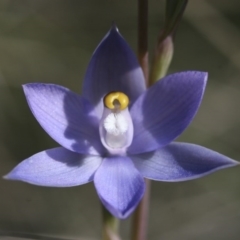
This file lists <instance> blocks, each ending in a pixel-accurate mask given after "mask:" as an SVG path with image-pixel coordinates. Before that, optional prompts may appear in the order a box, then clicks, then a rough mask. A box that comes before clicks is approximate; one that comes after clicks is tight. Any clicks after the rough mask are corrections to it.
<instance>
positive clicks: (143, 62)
mask: <svg viewBox="0 0 240 240" xmlns="http://www.w3.org/2000/svg"><path fill="white" fill-rule="evenodd" d="M138 61H139V64H140V66H141V67H142V70H143V74H144V77H145V80H146V85H148V0H138Z"/></svg>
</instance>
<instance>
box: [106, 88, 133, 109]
mask: <svg viewBox="0 0 240 240" xmlns="http://www.w3.org/2000/svg"><path fill="white" fill-rule="evenodd" d="M128 104H129V99H128V96H127V95H126V94H124V93H122V92H110V93H109V94H107V95H106V96H105V97H104V105H105V106H106V107H107V108H109V109H112V110H115V111H118V110H124V109H125V108H127V107H128Z"/></svg>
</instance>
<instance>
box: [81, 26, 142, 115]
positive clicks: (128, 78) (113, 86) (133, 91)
mask: <svg viewBox="0 0 240 240" xmlns="http://www.w3.org/2000/svg"><path fill="white" fill-rule="evenodd" d="M145 89H146V87H145V81H144V76H143V73H142V70H141V68H140V66H139V64H138V61H137V58H136V57H135V55H134V53H133V51H132V50H131V49H130V47H129V46H128V44H127V43H126V41H125V40H124V39H123V37H122V36H121V35H120V33H119V32H118V29H117V28H116V27H113V28H112V29H111V30H110V31H109V32H108V33H107V35H106V36H105V37H104V39H103V40H102V41H101V43H100V44H99V46H98V47H97V49H96V50H95V52H94V54H93V56H92V58H91V61H90V63H89V66H88V69H87V72H86V75H85V78H84V84H83V96H84V97H85V98H86V99H88V100H89V101H90V102H91V103H92V104H93V105H94V106H96V105H98V107H97V108H98V110H97V111H98V114H99V116H101V114H102V103H101V99H102V98H103V97H104V96H105V95H106V94H107V93H109V92H111V91H122V92H124V93H125V94H127V95H128V97H129V98H130V100H131V102H133V101H135V99H136V98H137V97H138V96H139V95H140V94H141V93H142V92H143V91H145Z"/></svg>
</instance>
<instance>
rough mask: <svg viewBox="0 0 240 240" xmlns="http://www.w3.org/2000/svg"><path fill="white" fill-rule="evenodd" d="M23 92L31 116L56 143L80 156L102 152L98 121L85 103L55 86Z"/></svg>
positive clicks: (39, 86)
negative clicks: (80, 154)
mask: <svg viewBox="0 0 240 240" xmlns="http://www.w3.org/2000/svg"><path fill="white" fill-rule="evenodd" d="M23 89H24V92H25V95H26V98H27V101H28V104H29V107H30V109H31V111H32V113H33V115H34V116H35V118H36V119H37V120H38V122H39V123H40V125H41V126H42V127H43V129H44V130H45V131H46V132H47V133H48V134H49V135H50V136H51V137H52V138H53V139H54V140H55V141H56V142H58V143H59V144H60V145H62V146H63V147H65V148H67V149H69V150H71V151H74V152H79V153H83V154H98V153H99V152H103V151H104V150H103V146H102V144H101V141H100V137H99V131H98V124H99V120H98V119H97V117H96V116H94V112H93V110H92V107H91V106H90V104H89V103H88V101H87V100H85V99H84V98H82V97H81V96H79V95H77V94H75V93H73V92H71V91H70V90H69V89H67V88H64V87H61V86H58V85H54V84H41V83H34V84H27V85H24V86H23Z"/></svg>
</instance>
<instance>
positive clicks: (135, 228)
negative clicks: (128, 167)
mask: <svg viewBox="0 0 240 240" xmlns="http://www.w3.org/2000/svg"><path fill="white" fill-rule="evenodd" d="M145 184H146V189H145V193H144V196H143V198H142V200H141V202H140V203H139V205H138V207H137V209H136V211H135V213H134V216H133V224H132V240H145V239H147V238H146V237H147V228H148V224H147V222H148V209H149V199H150V185H151V181H150V180H149V179H145Z"/></svg>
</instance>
